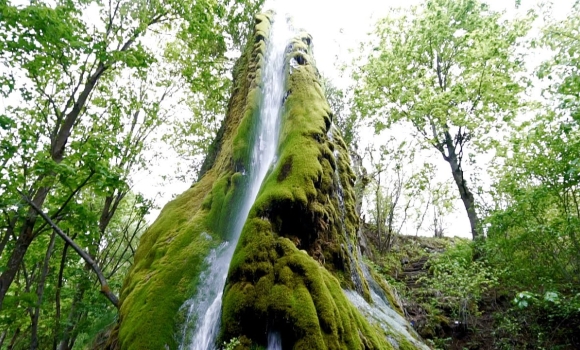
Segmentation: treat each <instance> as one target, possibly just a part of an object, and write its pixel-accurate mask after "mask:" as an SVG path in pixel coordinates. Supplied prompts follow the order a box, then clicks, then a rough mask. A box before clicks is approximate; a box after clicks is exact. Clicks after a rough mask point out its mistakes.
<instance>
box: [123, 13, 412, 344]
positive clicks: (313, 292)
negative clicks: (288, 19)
mask: <svg viewBox="0 0 580 350" xmlns="http://www.w3.org/2000/svg"><path fill="white" fill-rule="evenodd" d="M270 18H271V16H270V15H269V14H263V15H258V16H256V26H255V31H254V36H253V38H252V39H251V40H250V41H249V43H248V45H247V48H246V50H245V52H244V54H243V55H242V57H241V58H240V60H239V61H238V63H237V64H236V66H235V69H234V75H235V78H236V79H235V81H234V84H233V86H234V88H233V93H232V97H231V99H230V103H229V106H228V114H227V115H226V118H225V121H224V124H223V125H222V128H221V129H220V133H219V135H218V138H217V139H216V142H215V143H214V146H212V153H211V154H209V155H208V159H207V160H206V162H205V163H204V170H203V172H204V175H203V177H202V178H201V179H199V181H198V182H197V183H196V184H195V185H194V186H193V187H192V188H191V189H189V190H188V191H186V192H185V193H183V194H182V195H180V196H179V197H177V198H176V199H175V200H173V201H171V202H170V203H168V204H167V205H166V206H165V208H164V209H163V211H162V212H161V214H160V216H159V218H158V219H157V220H156V222H155V223H154V224H153V225H152V226H151V228H150V229H149V230H148V231H147V232H146V233H145V234H144V236H143V238H142V240H141V243H140V246H139V248H138V250H137V253H136V256H135V263H134V265H133V267H132V269H131V271H130V273H129V275H128V276H127V279H126V281H125V284H124V287H123V290H122V293H121V312H120V327H119V329H118V335H119V342H120V344H121V347H122V348H123V349H164V348H168V349H175V348H176V347H177V343H176V337H175V335H176V332H178V331H179V328H180V327H181V324H182V322H183V320H182V319H180V312H179V310H180V307H181V306H182V305H183V303H184V302H185V301H186V300H187V298H189V297H191V296H192V295H194V293H195V290H196V288H197V284H198V282H199V276H200V273H201V272H202V271H203V270H204V269H205V267H206V266H204V259H205V257H206V256H207V255H208V253H209V251H210V250H211V249H212V248H213V247H216V246H217V245H218V244H219V243H220V242H222V240H223V239H227V238H228V237H227V234H228V233H229V231H230V230H229V229H228V228H227V225H228V223H229V222H231V217H230V215H232V214H233V213H232V209H231V208H237V207H238V206H237V205H236V201H237V200H238V199H239V198H240V195H241V193H243V191H244V190H243V188H244V181H245V180H244V177H243V176H242V175H241V173H242V172H243V171H244V170H245V169H247V166H248V159H249V155H250V153H249V150H250V149H251V145H252V144H253V140H252V135H253V134H254V128H255V127H256V124H257V123H256V121H257V118H258V117H259V101H260V99H261V88H262V87H263V86H262V82H261V72H262V68H263V64H264V54H265V51H266V44H265V41H266V40H267V36H268V35H269V30H270V21H271V19H270ZM311 41H312V38H311V37H310V36H309V35H308V34H306V33H301V34H300V35H299V36H297V37H296V38H295V39H294V40H293V41H292V43H291V49H290V50H289V53H288V55H287V58H286V60H287V62H286V63H287V65H286V67H287V68H286V69H287V82H286V91H287V92H288V94H287V95H286V96H287V97H286V100H285V103H284V111H283V122H282V130H281V136H280V140H281V141H280V144H279V151H278V162H277V164H276V165H275V167H274V169H273V170H272V172H271V173H270V174H269V175H268V177H267V178H266V179H265V181H264V183H263V184H262V189H261V191H260V193H259V194H258V198H257V199H256V201H255V203H254V205H253V207H252V210H251V212H250V214H249V216H248V220H247V221H246V224H245V226H244V229H243V231H242V234H241V237H240V240H239V243H238V246H237V247H236V252H235V254H234V257H233V259H232V262H231V265H230V271H229V275H228V282H227V285H226V288H225V290H224V300H223V310H222V329H221V339H222V341H223V340H230V339H232V338H237V339H239V340H240V342H241V345H240V347H242V348H259V347H262V346H264V345H266V341H267V339H266V337H267V332H268V330H275V331H278V332H280V333H281V337H282V341H283V346H284V348H285V349H290V348H295V349H391V348H392V346H391V344H390V343H389V341H388V340H387V333H385V331H384V330H382V329H381V327H380V326H379V325H377V324H374V323H373V324H370V323H369V322H368V321H367V320H366V319H365V317H363V316H362V315H361V313H360V312H359V311H358V310H357V309H356V308H355V307H354V306H353V305H352V304H351V303H350V302H349V300H348V299H347V297H346V296H345V294H344V293H343V289H345V288H346V289H357V290H358V291H359V293H361V294H362V295H363V296H364V297H365V298H366V299H367V300H370V293H369V287H368V285H367V283H366V281H365V280H364V279H362V278H361V276H362V272H361V270H360V266H361V264H360V263H361V262H359V261H358V259H359V255H358V254H356V251H355V250H354V247H356V245H357V237H356V232H357V228H358V225H359V222H358V220H359V219H358V216H357V215H356V211H355V197H354V191H353V184H354V178H355V177H354V174H353V172H352V170H351V168H350V165H349V157H348V153H347V148H346V145H345V144H344V142H343V141H342V138H341V137H340V135H339V133H338V132H336V131H332V130H331V129H332V113H331V111H330V108H329V106H328V103H327V102H326V99H325V97H324V92H323V90H322V87H321V85H320V76H319V74H318V71H317V70H316V67H315V66H314V60H313V58H312V56H311V49H310V45H311ZM383 288H385V287H383ZM387 289H388V288H387ZM401 344H402V343H401Z"/></svg>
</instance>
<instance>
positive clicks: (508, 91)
mask: <svg viewBox="0 0 580 350" xmlns="http://www.w3.org/2000/svg"><path fill="white" fill-rule="evenodd" d="M501 15H502V14H501V13H497V12H494V11H492V10H490V9H489V7H488V6H487V5H486V4H485V3H482V2H479V1H477V0H460V1H451V0H431V1H426V2H425V3H424V4H422V5H420V6H418V7H413V8H412V9H411V10H410V11H409V12H401V11H394V12H393V13H392V14H391V15H390V16H389V17H387V18H385V19H383V20H381V21H380V22H379V23H378V25H377V27H376V30H375V34H376V36H377V42H373V43H368V44H367V48H368V47H370V45H372V47H373V49H372V52H371V54H370V56H369V57H368V63H367V64H366V65H364V66H363V67H362V68H361V69H360V70H359V71H358V72H357V73H356V74H355V77H354V78H355V80H357V81H359V85H358V86H357V88H356V90H355V98H356V106H357V110H358V111H359V112H360V114H361V115H362V116H363V117H367V118H372V120H373V121H374V124H375V128H376V130H377V131H381V130H383V129H384V128H386V127H389V126H391V125H393V124H394V123H406V124H410V125H411V126H412V127H413V128H414V130H415V131H416V133H415V137H416V138H418V139H420V140H421V141H422V142H424V143H425V144H426V145H429V146H431V147H433V148H434V149H435V150H437V151H438V152H439V153H440V154H441V156H442V157H443V159H444V160H445V161H446V162H447V163H448V164H449V166H450V170H451V173H452V175H453V179H454V181H455V183H456V185H457V189H458V193H459V195H460V198H461V200H462V201H463V204H464V206H465V209H466V212H467V215H468V217H469V221H470V225H471V232H472V235H473V238H474V239H475V238H478V237H480V236H481V235H480V233H479V231H478V230H479V229H478V225H479V218H478V214H477V208H476V203H475V198H474V195H473V192H472V189H471V187H470V186H469V185H468V183H467V180H466V176H464V170H463V165H464V157H465V156H466V148H467V147H468V146H470V145H472V146H476V148H479V149H486V148H487V147H489V144H490V141H491V139H493V134H494V133H495V132H497V131H498V130H499V129H501V127H502V125H503V124H502V123H503V122H509V121H510V120H511V119H512V118H513V117H514V116H515V115H516V113H517V111H518V108H519V107H520V98H519V96H518V95H519V94H520V92H522V91H523V89H524V87H525V85H524V81H523V80H522V79H519V78H518V73H519V72H521V71H522V69H523V68H522V60H521V57H519V56H517V55H516V49H517V47H518V42H519V41H518V40H519V39H521V38H522V37H523V36H524V35H525V34H526V33H527V30H528V28H529V22H530V21H529V19H526V20H518V21H513V22H508V21H505V20H502V19H501Z"/></svg>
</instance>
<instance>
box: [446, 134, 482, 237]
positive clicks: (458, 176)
mask: <svg viewBox="0 0 580 350" xmlns="http://www.w3.org/2000/svg"><path fill="white" fill-rule="evenodd" d="M445 139H446V148H447V152H448V156H445V155H443V158H445V160H446V161H447V162H448V163H449V166H450V167H451V173H452V174H453V180H454V181H455V184H456V185H457V189H458V190H459V195H460V197H461V201H462V202H463V205H464V206H465V210H466V211H467V217H468V218H469V225H470V226H471V235H472V237H473V240H474V241H475V240H477V239H478V238H480V235H479V232H478V230H479V227H478V225H479V218H478V217H477V213H476V212H475V198H474V197H473V193H472V192H471V191H470V190H469V187H468V186H467V181H465V178H464V177H463V170H462V169H461V164H460V162H459V159H458V157H457V151H456V149H455V147H454V145H453V141H452V139H451V135H450V134H449V132H445Z"/></svg>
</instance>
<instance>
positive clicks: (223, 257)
mask: <svg viewBox="0 0 580 350" xmlns="http://www.w3.org/2000/svg"><path fill="white" fill-rule="evenodd" d="M272 22H273V23H272V25H271V29H270V37H269V39H268V48H267V53H266V59H265V67H264V68H263V70H264V75H263V90H262V101H261V104H260V117H259V120H258V121H257V127H256V129H255V138H254V140H255V141H254V145H253V148H252V150H251V158H250V162H251V163H250V164H249V166H248V169H247V171H246V172H245V174H244V176H245V177H246V180H245V182H246V188H245V189H244V190H243V193H242V194H241V200H240V203H239V207H238V208H235V209H234V208H232V210H235V213H234V215H233V220H232V225H231V226H230V230H231V232H230V237H231V238H230V240H229V241H228V242H224V243H222V244H221V245H220V246H219V247H217V248H216V249H214V250H213V251H212V252H211V254H210V255H209V256H208V257H207V258H206V260H205V263H206V264H207V265H208V270H207V271H205V272H204V273H203V274H202V275H201V277H200V287H199V288H198V290H197V293H196V294H195V295H194V297H193V298H191V299H190V300H188V301H187V302H186V304H185V305H184V307H186V308H187V319H186V326H185V327H184V330H183V334H182V342H181V345H180V347H179V348H180V349H183V350H185V349H191V350H208V349H214V347H215V340H216V336H217V334H218V331H219V327H220V315H221V307H222V293H223V289H224V286H225V283H226V277H227V273H228V269H229V266H230V262H231V260H232V256H233V254H234V251H235V249H236V245H237V243H238V239H239V237H240V234H241V232H242V228H243V227H244V224H245V222H246V219H247V217H248V213H249V212H250V209H251V207H252V205H253V204H254V201H255V199H256V196H257V195H258V192H259V190H260V187H261V185H262V182H263V180H264V177H265V176H266V174H267V173H268V170H269V169H270V166H271V165H272V163H273V162H274V161H275V156H276V149H277V146H278V136H279V134H280V130H279V129H280V115H281V108H282V104H283V103H282V101H283V98H284V87H285V72H284V61H285V49H286V45H287V44H288V42H289V40H290V39H291V37H292V31H291V30H290V28H289V26H288V25H287V23H286V21H285V20H284V18H283V17H282V16H280V15H275V17H274V20H273V21H272ZM188 325H193V326H192V327H188ZM278 339H279V338H278ZM274 343H275V344H279V341H278V342H277V341H276V339H274ZM272 349H281V346H279V347H276V345H273V348H272Z"/></svg>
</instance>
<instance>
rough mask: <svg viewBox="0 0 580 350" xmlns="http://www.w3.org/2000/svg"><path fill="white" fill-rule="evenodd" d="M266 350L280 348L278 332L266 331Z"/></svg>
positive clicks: (280, 341) (280, 342) (279, 349)
mask: <svg viewBox="0 0 580 350" xmlns="http://www.w3.org/2000/svg"><path fill="white" fill-rule="evenodd" d="M266 349H267V350H282V339H281V338H280V333H278V332H269V333H268V347H267V348H266Z"/></svg>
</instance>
